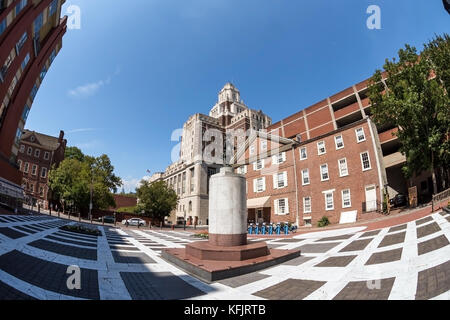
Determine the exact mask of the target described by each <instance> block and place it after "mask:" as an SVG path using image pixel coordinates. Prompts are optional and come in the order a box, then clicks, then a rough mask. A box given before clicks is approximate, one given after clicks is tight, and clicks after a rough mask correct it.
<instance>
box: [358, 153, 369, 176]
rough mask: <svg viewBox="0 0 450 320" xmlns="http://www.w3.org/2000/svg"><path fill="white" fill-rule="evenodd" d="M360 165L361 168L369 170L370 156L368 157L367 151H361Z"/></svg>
mask: <svg viewBox="0 0 450 320" xmlns="http://www.w3.org/2000/svg"><path fill="white" fill-rule="evenodd" d="M360 156H361V165H362V170H363V171H366V170H370V169H371V166H370V158H369V152H368V151H366V152H363V153H361V155H360Z"/></svg>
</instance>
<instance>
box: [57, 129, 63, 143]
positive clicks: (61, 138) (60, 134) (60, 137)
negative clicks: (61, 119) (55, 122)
mask: <svg viewBox="0 0 450 320" xmlns="http://www.w3.org/2000/svg"><path fill="white" fill-rule="evenodd" d="M63 139H64V131H62V130H61V131H60V132H59V138H58V141H59V142H61V143H62V142H63Z"/></svg>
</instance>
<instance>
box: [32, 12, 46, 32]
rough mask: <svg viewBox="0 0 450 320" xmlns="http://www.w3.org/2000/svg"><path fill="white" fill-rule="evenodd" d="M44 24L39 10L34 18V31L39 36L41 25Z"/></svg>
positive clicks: (42, 15)
mask: <svg viewBox="0 0 450 320" xmlns="http://www.w3.org/2000/svg"><path fill="white" fill-rule="evenodd" d="M43 24H44V14H43V12H41V14H39V15H38V16H37V18H36V20H34V33H35V34H36V36H37V37H39V32H40V31H41V28H42V25H43Z"/></svg>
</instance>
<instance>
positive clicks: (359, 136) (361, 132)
mask: <svg viewBox="0 0 450 320" xmlns="http://www.w3.org/2000/svg"><path fill="white" fill-rule="evenodd" d="M355 132H356V142H357V143H360V142H363V141H365V140H366V135H365V134H364V129H363V128H358V129H356V130H355Z"/></svg>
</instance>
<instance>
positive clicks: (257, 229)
mask: <svg viewBox="0 0 450 320" xmlns="http://www.w3.org/2000/svg"><path fill="white" fill-rule="evenodd" d="M258 233H259V224H258V223H257V224H256V227H255V234H258Z"/></svg>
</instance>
